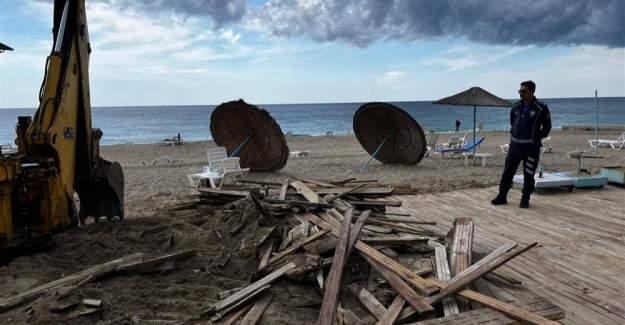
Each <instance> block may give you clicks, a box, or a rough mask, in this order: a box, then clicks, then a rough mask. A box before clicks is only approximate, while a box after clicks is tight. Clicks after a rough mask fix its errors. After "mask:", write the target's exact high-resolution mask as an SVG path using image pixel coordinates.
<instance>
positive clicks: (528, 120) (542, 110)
mask: <svg viewBox="0 0 625 325" xmlns="http://www.w3.org/2000/svg"><path fill="white" fill-rule="evenodd" d="M535 91H536V84H535V83H534V82H533V81H531V80H530V81H523V82H522V83H521V89H519V96H520V97H521V100H520V101H518V102H516V103H515V104H514V106H513V107H512V110H511V111H510V149H509V150H508V155H507V156H506V164H505V167H504V170H503V174H502V175H501V182H500V183H499V194H497V197H496V198H495V199H493V200H492V201H491V203H492V204H493V205H501V204H507V203H508V201H507V196H508V191H509V190H510V187H512V178H513V177H514V174H515V173H516V170H517V167H519V164H520V163H521V161H523V192H522V193H523V195H522V197H521V202H520V204H519V207H520V208H524V209H526V208H529V202H530V195H531V194H532V192H533V191H534V183H535V181H534V174H535V173H536V168H537V167H538V161H539V158H540V147H541V145H542V143H541V141H542V139H543V138H546V137H547V136H548V135H549V131H551V114H550V113H549V108H548V107H547V105H546V104H545V103H543V102H541V101H539V100H538V99H536V97H534V92H535Z"/></svg>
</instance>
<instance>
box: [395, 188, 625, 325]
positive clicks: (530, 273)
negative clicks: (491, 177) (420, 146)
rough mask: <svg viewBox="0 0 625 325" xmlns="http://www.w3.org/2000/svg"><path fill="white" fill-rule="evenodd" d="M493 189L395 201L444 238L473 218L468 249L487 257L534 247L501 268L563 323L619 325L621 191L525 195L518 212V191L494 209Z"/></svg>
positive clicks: (624, 203)
mask: <svg viewBox="0 0 625 325" xmlns="http://www.w3.org/2000/svg"><path fill="white" fill-rule="evenodd" d="M496 191H497V189H496V188H494V187H491V188H485V189H469V190H462V191H455V192H446V193H438V194H426V195H416V196H398V197H397V198H398V199H400V200H401V201H403V207H401V208H394V209H391V211H396V212H398V211H402V212H410V213H412V214H413V215H414V216H416V217H417V218H418V219H420V220H434V221H437V222H438V224H437V226H434V227H436V228H438V230H440V231H441V232H442V233H446V232H447V231H448V230H449V229H450V227H451V222H452V221H453V219H454V218H456V217H463V216H469V217H472V218H473V219H474V220H475V224H476V225H475V245H476V246H475V248H476V250H478V251H481V252H488V251H491V250H493V249H495V248H496V247H497V246H499V245H501V244H503V243H505V242H507V241H510V240H514V241H518V242H519V243H520V244H521V243H529V242H533V241H537V242H539V244H540V245H539V247H537V248H534V249H532V250H531V251H529V252H527V253H525V254H523V255H521V256H519V257H517V258H515V259H514V260H512V261H510V262H509V263H507V264H506V265H505V266H503V267H502V269H503V270H504V271H506V272H507V273H509V274H511V275H514V276H515V277H517V278H518V279H521V280H522V281H523V283H524V285H525V286H526V287H527V288H529V289H530V290H532V291H534V292H536V293H538V294H539V295H541V296H543V297H544V298H546V299H548V300H549V301H551V302H552V303H554V304H556V305H558V306H560V307H562V308H563V309H564V311H565V318H564V319H563V320H561V322H563V323H564V324H580V325H582V324H583V325H586V324H625V189H624V188H622V187H615V186H607V187H606V188H604V189H599V190H577V191H576V192H574V193H566V192H564V193H553V194H542V195H533V196H532V201H531V205H532V206H531V208H530V209H527V210H526V209H519V208H518V202H519V199H520V193H519V191H517V190H512V191H511V192H510V195H509V197H508V202H509V204H508V205H506V206H500V207H494V206H492V205H491V204H490V200H491V199H492V198H493V197H495V194H496Z"/></svg>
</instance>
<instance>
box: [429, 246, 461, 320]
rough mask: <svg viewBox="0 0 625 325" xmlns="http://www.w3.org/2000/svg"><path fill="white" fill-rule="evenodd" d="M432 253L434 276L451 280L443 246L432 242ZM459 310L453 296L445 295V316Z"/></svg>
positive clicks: (443, 279)
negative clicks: (434, 266) (433, 256)
mask: <svg viewBox="0 0 625 325" xmlns="http://www.w3.org/2000/svg"><path fill="white" fill-rule="evenodd" d="M434 254H435V264H436V277H437V278H438V279H439V280H442V281H449V280H451V271H450V270H449V263H448V262H447V250H446V249H445V246H443V245H441V244H439V243H434ZM459 312H460V310H459V309H458V305H457V304H456V300H455V299H454V298H453V297H445V298H444V299H443V314H444V315H445V316H449V315H454V314H458V313H459Z"/></svg>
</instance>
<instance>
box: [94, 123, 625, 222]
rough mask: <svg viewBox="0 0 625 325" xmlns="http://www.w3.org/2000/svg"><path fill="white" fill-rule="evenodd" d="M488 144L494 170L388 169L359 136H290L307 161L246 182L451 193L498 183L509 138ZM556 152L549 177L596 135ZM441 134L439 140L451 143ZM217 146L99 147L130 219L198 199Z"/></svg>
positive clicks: (457, 165) (617, 155)
mask: <svg viewBox="0 0 625 325" xmlns="http://www.w3.org/2000/svg"><path fill="white" fill-rule="evenodd" d="M619 134H620V132H619V131H605V132H600V134H599V138H602V139H614V138H616V137H618V135H619ZM480 136H484V137H486V141H485V142H484V143H483V144H482V145H481V147H480V148H479V152H483V153H491V154H493V157H492V159H490V160H489V161H488V165H487V166H486V167H485V168H484V167H482V166H471V165H470V166H465V165H464V160H463V159H443V160H441V159H439V158H438V157H436V156H434V157H427V158H424V159H423V160H422V161H421V162H420V163H419V164H418V165H414V166H401V165H384V164H381V163H380V162H377V161H374V162H372V163H371V165H370V167H369V170H368V171H367V172H363V171H361V170H360V166H361V165H362V164H363V163H364V162H366V160H367V159H368V157H369V156H368V154H367V153H366V152H365V151H364V150H363V149H362V147H361V146H360V144H359V143H358V141H357V140H356V138H355V137H354V136H320V137H307V136H289V137H287V141H288V145H289V148H290V150H291V151H303V150H307V151H311V152H310V154H309V156H308V157H302V158H290V159H289V161H288V163H287V165H286V167H285V168H284V169H282V170H280V171H278V172H274V173H248V174H247V175H246V178H247V179H254V180H273V181H282V180H284V179H285V178H286V177H288V176H292V175H293V176H299V177H304V178H310V179H322V180H330V179H335V180H336V179H345V178H350V177H356V178H359V179H376V180H378V181H379V182H380V183H384V184H391V185H396V186H406V187H410V188H412V189H416V190H417V191H418V192H419V193H435V192H445V191H451V190H457V189H464V188H471V187H487V186H492V185H496V184H498V183H499V177H500V174H501V171H502V168H503V165H504V160H505V154H503V153H502V152H501V149H500V147H499V146H500V145H501V144H504V143H507V141H508V133H507V132H482V133H481V134H480ZM551 136H552V139H551V146H552V147H553V151H552V152H551V153H545V154H543V155H542V157H541V160H542V161H543V163H544V164H545V170H546V171H572V170H575V168H576V161H575V160H573V159H570V158H569V157H568V152H569V151H574V150H580V149H581V150H591V148H590V146H589V145H588V139H591V138H594V132H593V131H561V130H553V131H552V133H551ZM446 139H447V135H446V134H442V135H441V137H440V139H439V142H445V141H446ZM212 146H215V144H214V143H213V142H210V141H206V142H190V143H186V144H184V145H182V146H176V147H171V146H162V145H160V144H132V145H111V146H103V147H102V148H101V152H102V155H103V156H104V157H105V158H107V159H109V160H112V161H119V162H120V163H121V164H122V166H123V168H124V173H125V177H126V194H125V196H126V215H127V216H128V217H130V218H132V217H141V216H144V215H149V214H150V213H149V212H151V211H155V210H157V209H158V208H159V207H162V206H163V205H165V204H168V203H169V202H171V201H172V200H176V199H178V198H180V197H183V196H185V195H188V194H191V193H193V189H192V188H191V187H190V186H189V183H188V180H187V178H186V175H188V174H191V173H197V172H200V171H201V170H202V169H203V166H205V165H206V164H207V161H206V149H207V148H209V147H212ZM600 153H601V155H602V156H603V158H602V159H585V160H584V162H583V167H584V168H586V169H590V170H594V171H596V170H597V169H598V168H600V167H602V166H614V165H625V150H621V151H615V150H612V149H605V148H602V149H601V150H600Z"/></svg>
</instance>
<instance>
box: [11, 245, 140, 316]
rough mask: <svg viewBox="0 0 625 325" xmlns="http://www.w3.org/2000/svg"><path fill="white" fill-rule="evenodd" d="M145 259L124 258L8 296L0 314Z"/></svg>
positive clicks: (133, 255) (137, 257) (138, 254)
mask: <svg viewBox="0 0 625 325" xmlns="http://www.w3.org/2000/svg"><path fill="white" fill-rule="evenodd" d="M143 257H144V254H143V253H135V254H132V255H128V256H124V257H121V258H118V259H115V260H112V261H109V262H106V263H103V264H100V265H96V266H93V267H90V268H88V269H85V270H82V271H79V272H77V273H74V274H72V275H68V276H66V277H62V278H60V279H57V280H54V281H51V282H48V283H45V284H42V285H39V286H37V287H34V288H32V289H29V290H26V291H23V292H20V293H18V294H16V295H12V296H8V297H5V298H2V299H0V312H4V311H7V310H10V309H13V308H15V307H18V306H21V305H22V304H25V303H27V302H30V301H33V300H35V299H37V298H39V297H40V296H42V295H43V294H46V293H47V292H50V291H52V290H55V289H58V288H61V287H64V286H71V285H75V284H77V283H80V282H82V281H85V280H87V279H91V280H93V279H95V278H96V277H98V276H101V275H104V274H108V273H110V272H113V271H115V270H116V269H117V267H118V266H120V265H123V264H127V263H129V262H134V261H140V260H141V259H142V258H143Z"/></svg>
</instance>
